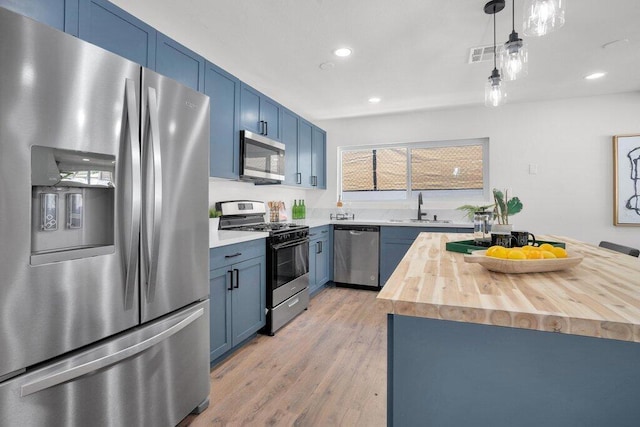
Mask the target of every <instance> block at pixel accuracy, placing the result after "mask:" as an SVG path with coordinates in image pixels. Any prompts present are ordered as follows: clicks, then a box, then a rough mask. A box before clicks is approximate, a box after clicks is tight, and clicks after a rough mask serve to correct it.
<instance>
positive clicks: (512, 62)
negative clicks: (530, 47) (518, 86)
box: [500, 31, 529, 80]
mask: <svg viewBox="0 0 640 427" xmlns="http://www.w3.org/2000/svg"><path fill="white" fill-rule="evenodd" d="M528 60H529V53H528V51H527V45H526V43H525V42H524V41H523V40H522V39H521V38H518V33H516V32H515V31H514V32H512V33H511V35H510V36H509V41H508V42H506V43H505V44H504V46H503V48H502V49H501V51H500V68H501V69H502V74H503V78H504V79H505V80H515V79H517V78H521V77H524V76H526V75H527V72H528V68H529V67H528Z"/></svg>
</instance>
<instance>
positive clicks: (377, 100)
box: [369, 96, 382, 104]
mask: <svg viewBox="0 0 640 427" xmlns="http://www.w3.org/2000/svg"><path fill="white" fill-rule="evenodd" d="M380 101H382V99H380V98H378V97H377V96H373V97H371V98H369V103H371V104H377V103H379V102H380Z"/></svg>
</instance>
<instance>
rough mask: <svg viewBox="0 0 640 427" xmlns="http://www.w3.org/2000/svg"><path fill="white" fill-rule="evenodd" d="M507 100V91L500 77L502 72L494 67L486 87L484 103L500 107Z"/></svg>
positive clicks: (488, 105)
mask: <svg viewBox="0 0 640 427" xmlns="http://www.w3.org/2000/svg"><path fill="white" fill-rule="evenodd" d="M506 102H507V91H506V88H505V84H504V82H503V81H502V78H501V77H500V72H499V71H498V70H497V69H496V68H494V69H493V71H492V72H491V76H489V78H488V79H487V83H486V84H485V87H484V105H486V106H487V107H498V106H500V105H503V104H505V103H506Z"/></svg>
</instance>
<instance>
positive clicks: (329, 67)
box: [320, 62, 336, 70]
mask: <svg viewBox="0 0 640 427" xmlns="http://www.w3.org/2000/svg"><path fill="white" fill-rule="evenodd" d="M335 66H336V64H334V63H333V62H323V63H322V64H320V69H321V70H332V69H333V68H334V67H335Z"/></svg>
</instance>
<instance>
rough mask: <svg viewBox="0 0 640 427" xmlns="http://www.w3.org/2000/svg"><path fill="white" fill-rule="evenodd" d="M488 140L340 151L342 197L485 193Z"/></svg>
mask: <svg viewBox="0 0 640 427" xmlns="http://www.w3.org/2000/svg"><path fill="white" fill-rule="evenodd" d="M488 153H489V140H488V139H487V138H484V139H473V140H458V141H442V142H429V143H412V144H394V145H384V146H377V147H344V148H342V149H341V150H340V165H341V167H340V174H341V179H340V182H341V188H340V190H341V194H342V198H343V199H344V200H402V199H409V198H412V197H414V195H415V194H414V193H418V192H422V193H423V194H425V195H429V196H430V197H432V198H433V199H455V198H469V197H478V198H480V197H482V198H485V199H488V197H489V189H488V185H489V177H488V171H489V164H488V163H489V162H488V158H489V154H488Z"/></svg>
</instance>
